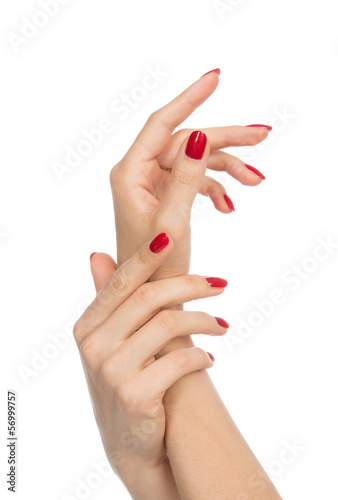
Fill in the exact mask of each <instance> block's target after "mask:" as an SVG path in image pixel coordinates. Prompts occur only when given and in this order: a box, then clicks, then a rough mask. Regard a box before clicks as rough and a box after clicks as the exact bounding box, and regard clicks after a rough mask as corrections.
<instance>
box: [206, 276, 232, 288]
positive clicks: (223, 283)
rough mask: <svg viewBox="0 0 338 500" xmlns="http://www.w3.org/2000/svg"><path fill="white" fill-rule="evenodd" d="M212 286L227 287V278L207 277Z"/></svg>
mask: <svg viewBox="0 0 338 500" xmlns="http://www.w3.org/2000/svg"><path fill="white" fill-rule="evenodd" d="M205 279H206V280H207V282H208V283H209V285H210V286H211V287H212V288H225V287H226V286H227V284H228V282H227V280H224V279H222V278H205Z"/></svg>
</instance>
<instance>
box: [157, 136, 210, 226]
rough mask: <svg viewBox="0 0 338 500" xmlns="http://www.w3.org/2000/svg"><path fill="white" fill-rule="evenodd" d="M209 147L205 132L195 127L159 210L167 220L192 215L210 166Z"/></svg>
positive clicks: (176, 164)
mask: <svg viewBox="0 0 338 500" xmlns="http://www.w3.org/2000/svg"><path fill="white" fill-rule="evenodd" d="M209 152H210V146H209V144H208V140H207V136H206V135H205V134H204V132H201V131H199V130H195V131H194V132H192V134H190V136H189V137H188V138H186V139H185V140H184V141H183V143H182V145H181V147H180V149H179V151H178V153H177V156H176V159H175V161H174V164H173V166H172V170H171V174H170V179H169V184H168V187H167V190H166V193H165V195H164V197H163V199H162V201H161V205H160V208H159V210H158V213H161V215H162V216H163V217H164V219H165V220H168V219H171V220H181V219H182V215H183V216H187V215H189V217H190V211H191V208H192V204H193V202H194V200H195V197H196V194H197V193H198V191H199V189H200V187H201V184H202V181H203V179H204V175H205V172H206V169H207V165H208V158H209Z"/></svg>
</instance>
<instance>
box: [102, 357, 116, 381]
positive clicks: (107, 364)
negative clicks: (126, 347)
mask: <svg viewBox="0 0 338 500" xmlns="http://www.w3.org/2000/svg"><path fill="white" fill-rule="evenodd" d="M117 372H118V370H117V363H116V360H115V357H113V356H111V357H109V358H106V359H105V360H104V361H103V362H102V363H101V365H100V368H99V378H100V380H102V381H103V382H105V383H108V384H109V385H110V386H113V383H114V381H115V379H116V378H117Z"/></svg>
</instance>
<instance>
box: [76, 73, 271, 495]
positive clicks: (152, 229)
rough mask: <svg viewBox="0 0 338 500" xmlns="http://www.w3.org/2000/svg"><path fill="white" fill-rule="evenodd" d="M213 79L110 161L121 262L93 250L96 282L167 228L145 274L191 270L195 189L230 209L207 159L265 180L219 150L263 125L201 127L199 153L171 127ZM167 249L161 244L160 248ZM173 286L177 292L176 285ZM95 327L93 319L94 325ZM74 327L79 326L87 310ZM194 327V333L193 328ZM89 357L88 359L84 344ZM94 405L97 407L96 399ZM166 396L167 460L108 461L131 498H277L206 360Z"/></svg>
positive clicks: (157, 276)
mask: <svg viewBox="0 0 338 500" xmlns="http://www.w3.org/2000/svg"><path fill="white" fill-rule="evenodd" d="M217 85H218V76H217V74H215V73H211V74H209V75H206V76H204V77H202V78H201V79H200V80H198V81H197V82H195V83H194V84H193V85H191V86H190V87H189V88H188V89H187V90H186V91H184V92H183V93H182V94H181V95H180V96H178V97H177V98H176V99H174V100H173V101H172V102H171V103H169V104H168V105H167V106H165V107H163V108H161V109H160V110H158V111H157V112H155V113H154V114H153V115H152V116H151V117H150V119H149V120H148V122H147V123H146V125H145V127H144V129H143V130H142V131H141V132H140V134H139V135H138V137H137V138H136V140H135V142H134V144H133V145H132V147H131V148H130V150H129V151H128V152H127V154H126V155H125V157H124V158H123V159H122V160H121V161H120V162H119V163H118V164H117V165H116V166H115V167H114V169H113V170H112V172H111V185H112V191H113V198H114V207H115V221H116V231H117V266H116V264H115V263H114V261H113V260H112V259H111V258H110V257H109V256H108V255H106V254H96V255H95V256H94V257H93V259H92V261H91V267H92V273H93V277H94V282H95V286H96V290H97V291H99V290H100V289H101V288H102V287H105V286H106V285H105V284H106V283H107V280H108V279H110V276H111V275H112V273H114V272H115V270H116V267H120V265H121V264H122V263H123V262H125V261H126V260H127V259H129V258H130V257H131V256H132V255H133V254H134V253H135V252H136V251H137V250H138V248H140V247H142V245H143V244H144V241H146V240H149V239H150V237H151V236H152V235H155V234H157V233H159V232H166V233H167V234H169V235H170V237H171V240H170V244H173V245H174V248H173V249H171V253H170V255H169V254H168V255H167V258H166V259H165V261H164V260H163V262H161V264H160V265H158V266H156V269H154V270H153V272H152V273H150V274H149V276H147V277H146V279H150V280H151V281H156V280H161V281H163V280H164V279H165V278H168V277H172V276H181V275H184V274H186V273H187V272H188V269H189V261H190V224H189V221H190V211H191V206H192V203H193V200H194V198H195V196H196V194H197V193H198V192H200V193H201V194H205V195H209V196H210V197H211V199H212V201H213V203H214V205H215V208H216V209H218V210H219V211H221V212H223V213H229V212H230V209H229V207H228V206H227V204H226V202H225V200H224V198H223V194H224V193H225V191H224V188H223V186H222V185H221V184H219V183H217V182H216V181H214V180H213V179H210V178H208V177H207V176H205V172H206V169H207V168H210V169H214V170H225V171H227V172H228V173H229V174H230V175H232V176H233V177H234V178H236V179H237V180H239V181H240V182H241V183H242V184H245V185H252V186H254V185H257V184H259V183H260V182H261V179H260V178H259V177H258V176H257V175H255V174H254V173H253V172H251V171H250V170H248V169H247V168H246V167H245V165H244V163H243V162H242V161H241V160H239V159H238V158H236V157H231V156H230V155H228V154H227V153H225V152H223V151H221V149H223V148H226V147H228V146H244V145H254V144H257V143H259V142H261V141H262V140H264V139H265V138H266V137H267V135H268V130H267V129H266V128H264V127H249V128H247V127H242V126H234V127H217V128H210V129H201V130H203V131H204V132H205V133H206V135H207V137H208V143H207V146H206V149H205V152H204V155H203V157H202V159H201V160H193V159H191V158H188V157H187V156H186V155H185V148H186V144H187V141H188V137H189V135H190V133H191V132H192V130H188V129H184V130H181V131H178V132H176V133H175V134H173V131H174V129H175V128H176V127H177V126H178V125H180V124H181V123H182V122H183V121H184V120H185V119H186V118H187V117H188V116H189V115H190V114H191V113H192V112H193V111H194V109H195V108H196V107H197V106H199V105H200V104H202V103H203V102H204V101H205V100H206V99H207V98H208V97H209V95H211V94H212V93H213V91H214V90H215V89H216V87H217ZM169 248H171V247H170V245H169V246H168V249H169ZM168 249H166V250H164V251H163V253H162V255H161V257H163V255H165V252H168V251H169V250H168ZM176 279H179V278H176ZM180 279H181V278H180ZM202 279H203V278H202ZM161 281H160V282H161ZM139 284H140V285H141V283H139ZM104 289H105V288H103V290H104ZM176 293H177V297H179V288H177V291H176ZM99 296H100V294H99V295H98V296H97V298H98V297H99ZM185 300H186V299H185ZM185 300H184V299H183V298H182V300H181V301H179V300H176V301H175V302H174V303H166V304H165V305H163V306H162V307H166V308H170V309H172V311H171V312H172V313H175V314H178V313H181V314H184V313H183V311H180V309H182V304H183V302H184V301H185ZM102 307H103V306H102ZM90 309H91V308H90ZM91 313H93V310H92V309H91ZM85 314H86V313H85ZM128 315H129V313H127V316H128ZM90 316H91V317H92V314H90ZM80 325H81V323H80ZM95 325H97V321H96V320H95ZM91 328H92V326H91V325H90V322H89V331H90V332H91ZM78 331H83V319H82V325H81V328H79V327H78ZM190 333H195V332H194V330H193V329H192V331H190ZM205 333H207V332H205ZM101 342H103V337H102V336H101ZM85 345H86V344H85ZM89 345H91V344H89ZM189 349H195V348H194V344H193V342H192V339H191V337H190V336H189V334H188V332H187V333H186V334H185V335H184V336H181V335H174V336H172V338H171V339H168V341H167V343H166V344H165V345H163V346H161V347H160V348H159V349H158V351H157V352H156V353H154V354H155V358H156V359H157V361H155V362H154V365H155V364H156V362H159V361H161V360H162V359H165V358H166V356H168V355H170V353H171V352H172V351H173V352H174V353H175V352H178V351H179V352H181V351H184V352H189ZM211 350H212V349H211ZM82 357H83V356H82ZM155 358H154V359H155ZM87 361H88V363H89V361H90V350H89V359H88V360H87ZM204 368H207V367H204ZM87 381H88V384H89V388H90V391H91V384H92V383H93V382H92V381H91V379H90V377H88V375H87ZM145 392H146V393H147V391H145ZM102 397H104V393H102ZM94 399H95V398H94ZM92 400H93V396H92ZM161 401H162V400H161ZM93 404H94V408H95V402H94V403H93ZM161 404H162V403H161ZM163 405H164V411H165V418H166V428H165V447H164V448H162V451H163V450H165V451H166V453H167V454H168V457H169V460H168V457H166V456H165V455H164V460H163V455H161V458H160V457H158V461H157V462H156V460H155V461H154V460H149V457H148V456H143V455H142V459H141V460H139V457H138V458H137V459H136V458H135V456H134V455H133V456H132V457H129V458H128V459H127V460H126V461H125V462H124V463H122V464H120V465H115V466H114V464H112V466H113V467H114V469H115V471H116V472H117V474H118V475H119V476H120V477H121V479H122V480H123V481H124V483H125V485H126V486H127V488H128V489H129V491H131V492H132V495H133V498H135V499H136V498H140V499H143V498H144V499H146V498H147V499H151V498H163V499H166V498H174V499H176V498H181V499H187V500H195V499H196V500H200V499H201V498H203V499H204V498H208V500H213V499H215V500H216V499H217V500H219V499H220V498H224V499H228V500H247V499H253V500H256V499H257V500H258V499H260V500H268V499H269V500H274V499H280V496H279V495H278V493H277V491H276V490H275V488H274V486H273V485H272V483H271V482H270V480H269V478H268V477H267V476H266V474H265V472H264V471H263V469H262V467H261V466H260V464H259V463H258V461H257V459H256V458H255V456H254V455H253V453H252V451H251V450H250V449H249V447H248V446H247V444H246V442H245V440H244V439H243V437H242V436H241V434H240V433H239V431H238V429H237V428H236V426H235V424H234V423H233V421H232V419H231V417H230V415H229V413H228V412H227V410H226V408H225V406H224V404H223V402H222V401H221V399H220V398H219V396H218V394H217V391H216V390H215V388H214V386H213V384H212V382H211V380H210V377H209V376H208V374H207V372H206V370H205V369H203V368H200V369H197V370H190V371H189V372H187V374H186V375H184V376H182V375H181V377H178V378H177V381H176V382H175V383H173V384H171V385H170V386H168V387H167V389H166V391H164V393H163ZM111 410H112V409H111ZM112 417H113V413H111V414H109V410H108V413H107V418H108V420H109V418H110V419H112ZM114 421H115V415H114ZM99 427H100V431H101V436H102V439H103V442H104V443H107V444H106V445H105V448H106V450H107V449H108V451H109V448H110V447H111V448H114V447H116V441H114V438H113V437H112V436H114V433H113V432H112V430H111V429H110V430H109V431H108V430H106V431H105V427H104V426H103V425H101V426H100V424H99ZM107 429H108V427H107ZM159 434H160V435H161V432H160V433H159ZM162 439H163V436H162ZM152 458H154V457H152ZM130 471H134V473H131V472H130ZM137 471H138V472H137ZM149 477H150V478H151V481H152V484H155V485H156V486H158V488H159V489H158V491H157V492H156V493H158V496H156V494H154V491H153V490H152V491H149V489H148V491H145V490H146V486H145V481H146V478H149ZM142 478H143V479H142ZM161 488H162V489H161ZM137 495H139V496H137ZM142 495H144V496H142ZM152 495H154V496H152Z"/></svg>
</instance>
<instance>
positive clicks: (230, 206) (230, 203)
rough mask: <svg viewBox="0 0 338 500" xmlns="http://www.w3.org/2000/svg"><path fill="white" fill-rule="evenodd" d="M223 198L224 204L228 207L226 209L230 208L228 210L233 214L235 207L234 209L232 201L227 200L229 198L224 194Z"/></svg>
mask: <svg viewBox="0 0 338 500" xmlns="http://www.w3.org/2000/svg"><path fill="white" fill-rule="evenodd" d="M223 196H224V199H225V203H226V204H227V205H228V207H229V208H230V210H231V211H232V212H234V211H235V207H234V204H233V202H232V199H231V198H229V196H228V195H227V194H224V195H223Z"/></svg>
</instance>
